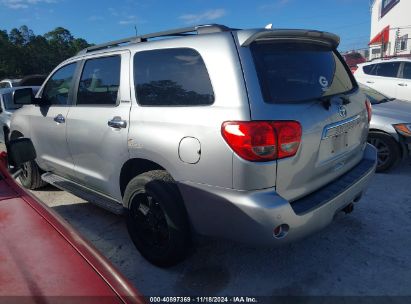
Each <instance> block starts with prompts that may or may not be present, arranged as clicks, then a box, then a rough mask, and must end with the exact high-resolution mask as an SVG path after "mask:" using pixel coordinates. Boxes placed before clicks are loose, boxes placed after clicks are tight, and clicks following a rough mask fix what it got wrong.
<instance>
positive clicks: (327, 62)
mask: <svg viewBox="0 0 411 304" xmlns="http://www.w3.org/2000/svg"><path fill="white" fill-rule="evenodd" d="M251 52H252V54H253V58H254V62H255V65H256V69H257V74H258V78H259V81H260V85H261V89H262V92H263V96H264V100H265V102H267V103H295V102H302V101H306V100H312V99H318V98H321V97H326V96H331V95H336V94H340V93H345V92H348V91H350V90H352V89H353V88H354V85H353V82H352V80H351V77H350V75H349V72H348V71H347V69H346V68H345V66H344V64H343V63H342V62H341V60H340V58H339V57H338V56H337V55H336V53H335V52H334V51H333V50H332V49H331V48H330V47H328V46H324V45H320V44H314V43H304V42H284V41H282V42H273V41H261V42H255V43H253V44H252V45H251Z"/></svg>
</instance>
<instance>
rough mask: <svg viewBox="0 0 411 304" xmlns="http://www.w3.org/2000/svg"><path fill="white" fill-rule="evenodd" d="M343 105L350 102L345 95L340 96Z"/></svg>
mask: <svg viewBox="0 0 411 304" xmlns="http://www.w3.org/2000/svg"><path fill="white" fill-rule="evenodd" d="M340 98H341V100H342V104H343V105H347V104H349V103H350V102H351V100H350V99H349V98H347V97H345V96H340Z"/></svg>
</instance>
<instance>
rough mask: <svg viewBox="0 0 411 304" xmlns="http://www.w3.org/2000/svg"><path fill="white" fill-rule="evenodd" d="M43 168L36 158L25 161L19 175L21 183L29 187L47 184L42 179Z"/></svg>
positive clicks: (35, 187) (33, 187) (36, 187)
mask: <svg viewBox="0 0 411 304" xmlns="http://www.w3.org/2000/svg"><path fill="white" fill-rule="evenodd" d="M41 173H42V172H41V169H40V168H39V166H38V165H37V164H36V162H35V161H34V160H32V161H29V162H27V163H25V164H24V165H23V167H22V173H21V174H20V176H19V179H20V182H21V184H22V185H23V186H24V187H25V188H27V189H31V190H34V189H38V188H41V187H44V186H45V185H47V183H46V182H45V181H43V180H42V179H41Z"/></svg>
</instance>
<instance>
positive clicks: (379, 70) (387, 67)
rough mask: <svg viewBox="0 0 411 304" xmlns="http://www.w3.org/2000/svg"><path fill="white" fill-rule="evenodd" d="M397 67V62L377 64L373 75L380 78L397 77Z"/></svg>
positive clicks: (398, 64) (398, 65)
mask: <svg viewBox="0 0 411 304" xmlns="http://www.w3.org/2000/svg"><path fill="white" fill-rule="evenodd" d="M399 67H400V63H399V62H384V63H379V64H377V66H376V73H375V75H377V76H382V77H397V75H398V69H399Z"/></svg>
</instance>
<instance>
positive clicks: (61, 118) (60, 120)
mask: <svg viewBox="0 0 411 304" xmlns="http://www.w3.org/2000/svg"><path fill="white" fill-rule="evenodd" d="M54 121H55V122H57V123H59V124H61V123H65V122H66V119H65V118H64V116H63V115H62V114H59V115H57V116H56V117H54Z"/></svg>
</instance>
